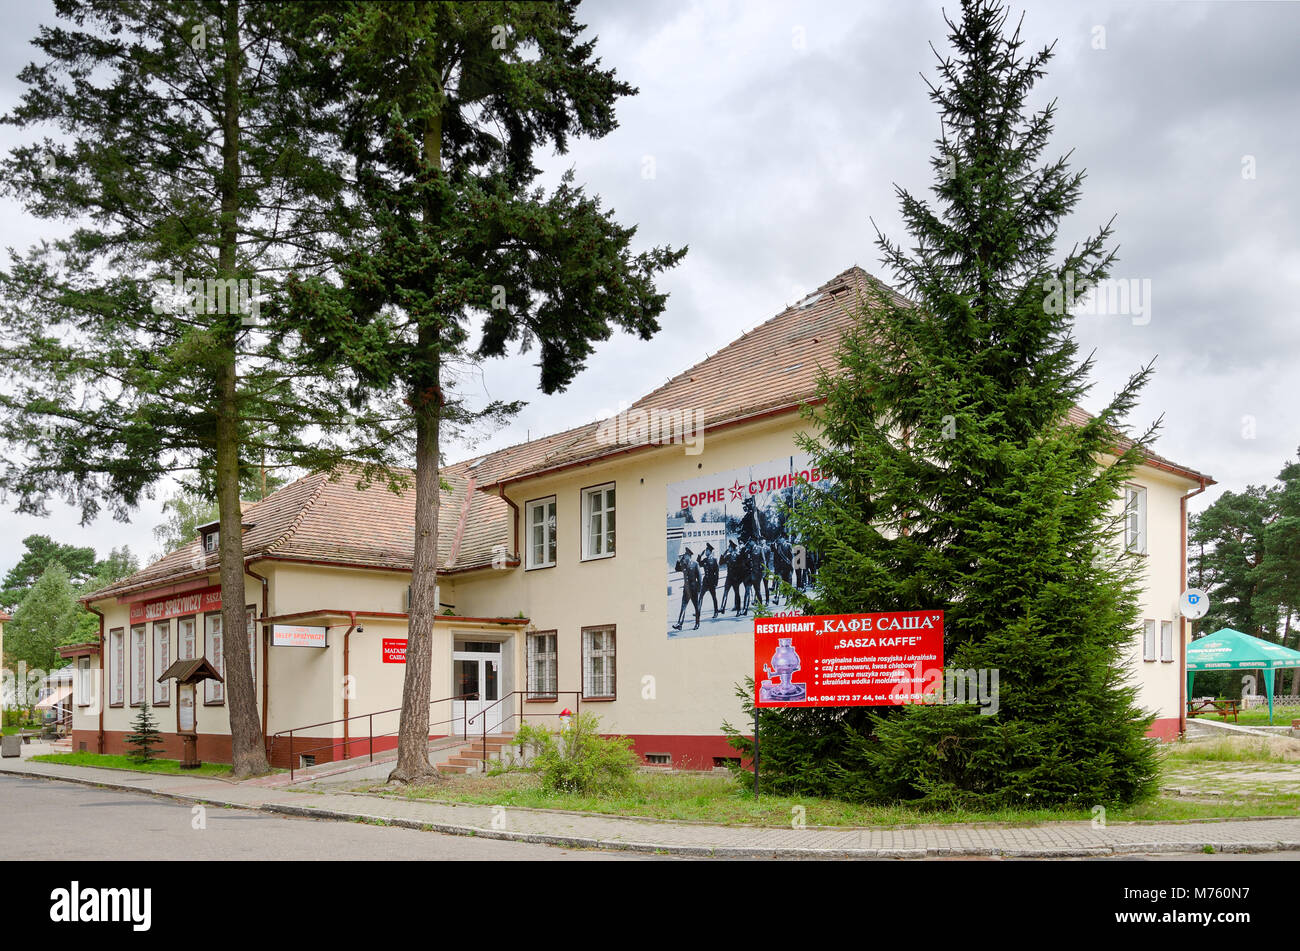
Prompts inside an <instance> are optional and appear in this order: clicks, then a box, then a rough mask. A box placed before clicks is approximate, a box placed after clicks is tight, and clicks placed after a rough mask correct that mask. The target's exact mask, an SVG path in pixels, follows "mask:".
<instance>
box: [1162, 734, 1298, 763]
mask: <svg viewBox="0 0 1300 951" xmlns="http://www.w3.org/2000/svg"><path fill="white" fill-rule="evenodd" d="M1162 752H1163V754H1164V758H1165V759H1166V760H1169V761H1174V762H1177V761H1183V762H1214V763H1297V762H1300V740H1292V739H1289V738H1287V737H1282V736H1268V737H1266V736H1225V737H1219V738H1217V739H1213V740H1197V741H1194V742H1183V743H1170V744H1168V745H1167V746H1166V747H1165V748H1164V749H1163V750H1162Z"/></svg>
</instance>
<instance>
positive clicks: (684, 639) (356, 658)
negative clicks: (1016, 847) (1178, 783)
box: [74, 268, 1211, 768]
mask: <svg viewBox="0 0 1300 951" xmlns="http://www.w3.org/2000/svg"><path fill="white" fill-rule="evenodd" d="M864 279H865V275H863V273H862V272H861V271H859V270H857V269H856V268H854V269H851V270H849V271H846V272H844V273H843V274H841V275H839V276H837V277H836V278H834V279H832V280H831V281H829V282H827V284H825V285H823V287H821V288H820V289H819V290H818V292H817V293H816V294H814V295H811V297H810V299H809V300H808V301H805V302H803V304H802V305H801V306H798V307H792V308H788V309H787V310H785V311H783V312H782V313H781V314H779V315H777V316H776V317H774V318H772V319H771V320H769V321H767V322H766V323H764V324H762V325H760V326H759V327H757V328H755V329H754V330H753V331H751V332H750V333H748V334H746V335H745V336H743V337H741V338H740V339H739V340H736V341H734V342H733V343H731V344H730V345H728V346H727V347H724V348H723V349H722V350H720V351H718V352H717V353H715V354H713V355H712V356H710V357H709V358H708V359H706V360H704V361H703V362H701V363H699V364H697V365H696V366H694V367H692V368H690V369H689V370H687V371H685V372H684V373H682V374H680V375H679V376H677V377H674V378H673V379H672V380H670V381H669V382H668V383H666V384H665V385H664V386H663V387H660V388H659V389H658V390H656V391H654V392H653V393H650V394H648V395H647V396H645V397H644V398H642V399H641V400H639V401H637V402H636V403H633V404H632V405H631V406H630V407H629V409H628V410H627V411H626V413H625V414H622V415H621V416H620V418H619V419H618V420H616V421H602V422H597V423H591V424H588V425H585V426H581V427H577V428H575V429H572V430H569V431H567V432H563V433H559V434H556V435H553V436H548V437H544V438H541V439H535V440H532V441H530V442H526V443H522V444H520V445H517V446H513V447H510V448H507V449H503V450H499V451H496V452H493V453H489V454H488V455H485V456H482V457H479V458H475V459H469V460H465V461H463V462H460V463H458V464H456V465H453V466H450V467H448V468H446V469H445V470H444V471H443V477H444V479H445V480H446V481H447V483H448V484H449V485H450V486H451V487H452V491H451V492H450V493H444V497H443V500H442V507H441V509H440V513H439V522H440V525H439V532H440V537H439V557H440V563H441V573H440V580H439V585H440V587H439V601H440V605H441V607H442V609H443V611H444V612H446V613H445V614H444V615H443V616H440V617H439V619H438V621H437V623H436V625H435V629H434V632H433V633H434V636H433V647H432V650H433V657H432V687H431V694H430V696H431V698H433V699H434V700H435V702H434V703H433V704H432V705H431V717H430V718H431V720H432V721H433V722H432V725H431V727H430V732H431V734H432V735H434V736H443V735H456V734H459V733H462V732H468V733H469V734H470V735H477V734H479V733H480V731H482V730H487V731H490V732H506V733H510V732H513V731H514V730H515V729H516V728H517V727H518V725H519V723H520V722H521V720H524V719H530V718H531V719H535V720H541V721H542V722H547V723H550V724H554V723H555V722H556V720H555V716H556V714H558V713H559V712H560V711H562V710H564V709H569V710H573V711H575V712H576V711H578V710H583V711H587V710H594V711H596V712H597V713H598V714H599V715H600V717H601V723H602V729H603V730H604V731H607V732H611V733H615V732H616V733H621V734H625V735H628V736H631V737H632V738H633V739H634V741H635V745H636V749H637V751H638V752H639V753H640V754H641V755H642V757H643V758H645V760H646V762H650V763H664V764H669V763H670V764H672V765H675V766H678V767H695V768H707V767H711V766H715V765H718V764H720V763H721V762H722V761H723V760H724V759H726V758H729V757H733V756H735V751H733V750H732V749H731V748H730V747H728V746H727V744H726V742H725V740H724V738H723V735H722V733H721V730H720V727H721V724H722V723H723V721H729V722H731V723H733V724H737V725H741V724H742V722H743V721H742V718H741V707H740V702H739V700H738V699H737V697H736V696H735V686H736V685H737V684H739V683H740V682H742V681H743V680H744V678H745V677H746V676H749V675H750V674H752V672H753V668H754V660H753V637H752V630H753V628H752V613H745V614H741V615H740V616H737V615H736V598H739V597H740V596H741V594H742V591H743V590H744V589H735V588H732V589H730V590H728V589H727V587H726V583H727V580H728V578H729V576H731V577H739V575H740V574H741V572H740V571H739V570H738V569H735V568H734V567H723V568H720V569H719V570H718V572H717V584H716V586H714V587H713V589H712V592H710V591H709V590H708V588H709V584H708V581H709V572H708V571H707V570H706V571H704V572H703V577H702V579H701V580H702V581H703V583H704V586H705V589H706V590H705V591H704V593H703V596H702V598H701V607H702V610H701V611H700V612H699V614H698V619H697V615H696V611H695V605H694V602H693V601H687V603H686V606H685V609H683V607H682V603H683V597H682V588H683V584H684V581H683V575H684V574H690V573H692V572H693V570H694V569H692V568H691V567H690V566H689V562H691V561H694V562H695V563H696V564H698V557H699V555H700V554H701V553H702V552H703V551H704V550H705V548H706V547H707V546H712V551H713V553H714V555H715V556H716V555H722V554H724V553H726V552H727V551H728V549H730V548H731V543H732V542H733V541H736V540H742V541H743V538H744V537H745V534H746V532H748V533H749V535H750V536H751V537H752V536H754V535H755V533H756V532H758V533H760V534H761V537H762V538H764V539H768V538H773V539H780V538H782V537H783V536H782V535H781V531H782V530H781V527H780V526H779V525H777V524H776V523H775V520H774V515H773V513H774V512H775V511H777V508H776V506H775V505H773V504H772V503H773V501H774V500H775V499H777V498H778V497H782V498H787V499H788V498H789V496H790V493H792V492H795V491H805V490H808V487H810V486H815V485H816V484H817V481H818V479H819V478H820V474H819V473H818V472H817V470H816V468H815V467H813V466H812V465H811V461H810V460H808V459H807V458H806V457H803V456H802V455H801V453H800V450H799V449H798V447H797V445H796V442H795V439H796V435H797V434H798V433H799V432H800V431H801V430H803V429H805V428H806V426H807V422H806V420H805V419H803V418H802V417H801V415H800V409H801V408H802V407H803V406H804V405H805V404H806V403H807V402H808V401H809V400H810V399H812V398H813V396H814V386H815V380H816V376H817V373H818V370H819V369H820V368H822V367H826V368H831V367H833V365H834V354H835V348H836V344H837V342H838V339H839V336H840V334H841V333H842V332H843V330H844V329H845V328H846V327H847V326H848V324H849V323H850V319H851V318H850V317H849V310H850V308H849V306H848V305H849V304H850V302H851V301H852V300H853V299H854V298H855V295H856V293H857V291H858V290H859V289H860V287H861V282H862V281H863V280H864ZM1076 421H1077V420H1076ZM1210 481H1211V480H1209V478H1208V477H1206V476H1204V475H1202V474H1200V473H1198V472H1195V471H1194V470H1191V469H1188V468H1186V467H1183V466H1179V465H1177V464H1175V463H1172V462H1170V461H1169V460H1167V459H1163V458H1161V457H1159V456H1156V455H1154V454H1150V453H1148V454H1147V456H1146V461H1145V463H1144V464H1143V465H1142V467H1141V468H1140V469H1139V471H1138V472H1137V473H1136V474H1135V477H1134V479H1133V482H1132V486H1131V491H1130V492H1129V495H1128V497H1127V499H1126V504H1127V505H1128V508H1129V512H1128V516H1127V517H1126V519H1125V528H1124V535H1125V537H1124V539H1122V543H1123V544H1126V545H1128V546H1129V547H1130V548H1131V549H1133V550H1137V551H1140V552H1142V553H1143V554H1144V558H1143V564H1144V577H1143V622H1144V623H1143V628H1142V630H1141V631H1138V632H1135V634H1134V640H1133V652H1132V658H1131V660H1130V669H1131V674H1132V677H1133V678H1134V680H1135V682H1136V683H1137V684H1138V686H1139V700H1140V703H1141V704H1142V705H1143V706H1145V707H1146V708H1148V709H1150V710H1152V711H1153V712H1155V714H1156V716H1157V719H1156V722H1155V726H1154V727H1153V730H1152V733H1153V734H1154V735H1156V736H1159V737H1162V738H1169V737H1174V736H1177V735H1178V733H1179V732H1180V730H1181V723H1182V710H1183V707H1184V703H1183V697H1182V693H1181V691H1182V689H1183V684H1184V683H1185V680H1186V678H1185V676H1184V673H1183V667H1182V663H1183V645H1184V643H1185V640H1186V631H1185V628H1184V626H1183V624H1182V623H1181V622H1180V621H1179V617H1178V613H1177V600H1178V596H1179V594H1180V592H1181V590H1182V589H1183V587H1184V586H1185V570H1186V569H1185V560H1186V559H1185V524H1186V499H1187V498H1188V497H1190V496H1191V495H1194V494H1196V493H1197V492H1199V491H1201V490H1202V489H1203V488H1204V487H1205V486H1206V485H1207V484H1209V483H1210ZM412 495H413V489H411V490H409V491H408V492H407V493H406V494H404V495H397V494H393V493H391V492H389V491H388V490H386V489H384V488H382V487H370V488H368V489H366V490H364V491H359V490H358V489H357V487H356V485H355V479H354V478H352V477H351V476H348V475H343V476H341V477H338V478H336V479H334V480H331V479H329V478H327V477H326V476H325V475H323V474H315V475H311V476H307V477H306V478H303V479H300V480H298V481H297V482H294V483H293V484H291V485H289V486H287V487H285V488H283V489H281V490H280V491H278V492H276V493H274V494H272V495H271V496H269V497H268V498H266V499H265V500H263V501H262V502H258V503H256V504H252V505H249V506H248V507H247V508H246V509H245V512H244V522H245V529H244V532H245V536H244V547H245V552H246V563H247V574H246V578H245V584H246V592H247V602H248V607H249V612H250V618H251V620H250V625H249V630H247V631H246V632H243V636H246V637H248V638H249V639H250V643H251V644H252V645H253V647H254V655H255V676H256V682H257V690H258V695H259V703H260V712H261V715H262V719H263V724H264V728H265V731H266V733H267V735H268V737H273V740H272V743H273V746H272V755H273V757H274V759H275V760H276V761H277V762H280V763H286V762H287V761H288V759H289V752H288V741H287V737H284V736H277V735H276V734H281V733H282V731H287V730H289V729H294V730H295V736H294V740H293V744H294V745H293V758H294V760H295V762H296V761H298V758H299V757H300V756H311V757H313V758H314V759H315V760H316V761H317V762H320V761H324V760H328V759H333V758H338V757H341V756H344V755H345V754H346V755H351V756H356V755H362V754H365V753H366V752H367V751H368V749H369V746H370V743H371V742H372V739H371V738H372V737H376V739H374V740H373V742H374V743H375V749H383V748H387V747H390V746H391V745H392V744H393V735H394V734H395V732H396V729H397V714H396V713H395V712H393V711H394V709H395V708H397V707H398V706H400V703H401V690H402V676H403V673H404V671H405V666H404V663H403V657H404V650H405V639H406V634H407V617H406V608H407V591H408V585H409V582H410V565H411V555H412V547H413V545H412V542H413V537H414V504H413V498H412ZM746 498H754V499H755V500H756V509H757V511H759V512H760V513H762V514H758V515H751V514H748V507H747V503H746V501H745V500H746ZM765 520H766V521H765ZM214 531H215V526H205V527H204V528H203V530H202V532H201V535H202V537H200V538H198V539H196V540H195V541H194V542H192V543H191V544H190V545H188V546H187V547H185V548H183V549H181V550H179V551H177V552H174V553H173V554H171V555H169V556H167V557H166V558H164V559H163V560H161V561H159V562H158V563H156V564H154V565H150V566H149V567H147V568H145V569H144V570H143V571H141V572H139V573H137V574H136V575H133V576H131V577H129V578H127V579H125V580H124V581H122V582H120V583H118V584H115V585H113V586H111V587H109V588H105V589H104V590H102V591H99V592H96V593H95V594H93V595H91V596H90V597H89V598H87V599H86V601H87V605H88V606H89V607H90V608H91V609H92V610H96V611H97V612H99V613H101V614H102V615H103V629H104V634H103V645H104V646H103V648H102V653H104V654H105V655H106V656H107V657H108V664H107V671H106V672H102V671H101V672H99V673H98V674H93V673H90V671H99V668H100V662H99V655H100V653H101V648H100V647H99V645H93V644H92V645H84V646H83V648H84V649H82V648H79V650H81V655H80V656H79V657H78V659H77V663H78V664H79V665H80V666H81V667H82V668H83V670H86V671H87V682H88V683H89V682H95V681H97V682H98V683H99V684H100V687H99V689H98V690H95V689H86V690H85V691H83V695H82V696H80V697H79V700H78V702H79V704H80V705H79V706H78V712H77V717H76V722H75V724H74V748H80V747H79V746H78V744H81V745H83V746H84V748H85V749H90V750H94V749H102V750H104V751H106V752H115V751H117V750H119V749H121V745H122V737H123V736H124V735H125V733H126V732H129V722H130V720H131V718H132V717H133V715H134V712H133V710H132V706H133V705H138V704H139V703H140V702H141V701H142V700H144V699H146V698H147V699H148V701H149V703H150V704H151V705H153V706H154V707H155V708H157V709H159V710H160V719H161V720H162V722H163V725H164V728H165V729H166V730H168V731H169V733H172V734H173V735H170V736H169V737H168V744H169V745H168V748H167V749H168V752H169V753H172V754H176V753H178V751H179V744H178V740H177V738H176V737H175V735H174V730H175V716H176V714H175V713H173V712H172V711H173V710H174V709H175V708H174V703H175V697H173V696H171V695H170V693H171V692H174V689H175V688H174V687H171V688H170V689H169V688H167V687H166V686H165V685H159V684H156V682H155V681H156V678H157V676H158V674H159V673H161V671H162V670H163V669H165V668H166V666H167V665H168V664H169V663H171V661H172V660H175V659H177V658H184V657H196V656H199V655H203V656H206V657H208V658H209V659H210V660H212V659H214V658H216V657H219V655H220V638H221V636H222V632H221V631H220V629H219V628H220V614H219V613H214V612H217V611H219V608H220V588H219V585H218V582H217V579H218V574H217V564H216V559H217V556H216V545H215V543H214V539H213V538H212V535H213V532H214ZM784 540H785V541H786V542H787V543H790V542H794V543H797V539H791V538H789V537H785V538H784ZM766 545H767V549H766V550H767V551H768V553H769V554H771V553H775V563H774V564H769V567H770V568H772V569H773V570H774V571H777V572H778V573H780V571H781V570H782V555H781V553H780V543H779V541H772V542H770V543H766ZM742 547H743V546H742ZM688 548H689V549H690V550H691V554H690V556H689V558H688V559H687V560H686V562H683V561H682V560H681V559H682V557H683V555H684V553H685V551H686V549H688ZM808 557H810V558H811V557H812V556H811V555H809V556H808ZM785 559H786V563H788V560H789V551H788V550H787V552H786V555H785ZM683 564H686V567H684V568H683V567H682V566H683ZM733 565H734V563H733ZM809 567H812V564H811V562H810V563H809ZM789 576H790V577H791V579H792V580H794V581H796V582H798V581H800V580H804V581H808V576H804V575H801V574H800V573H799V572H797V571H790V574H789ZM809 583H814V584H815V577H813V578H812V580H811V581H810V582H809ZM760 590H761V588H760ZM751 593H752V591H751ZM768 593H770V592H768ZM729 596H730V600H729V602H728V603H726V610H725V611H724V612H719V611H718V610H717V608H718V607H719V606H720V605H719V603H720V602H722V601H725V600H727V599H728V598H729ZM756 596H761V595H756ZM772 607H773V609H774V610H776V611H778V612H779V611H781V610H782V605H780V604H779V603H777V604H773V605H772ZM861 610H862V611H864V612H868V611H871V610H872V606H871V605H863V606H862V608H861ZM679 625H680V626H679ZM218 666H219V663H218ZM96 693H100V694H102V696H103V697H104V698H105V700H106V701H107V702H106V703H105V704H103V705H102V709H101V707H100V706H99V705H97V704H96V697H95V696H94V694H96ZM470 694H473V695H474V697H475V699H462V700H457V699H453V698H455V697H458V696H464V695H470ZM381 711H388V712H381ZM370 714H376V715H375V716H374V717H373V718H372V717H370V716H369V715H370ZM197 717H198V732H199V735H200V740H199V755H200V756H201V757H202V758H204V759H210V760H221V759H223V758H228V756H229V730H228V723H227V716H226V708H225V704H224V697H223V696H222V694H221V687H220V685H219V684H209V685H206V686H205V687H204V688H203V689H202V692H201V695H200V702H199V704H197ZM345 718H351V719H345ZM328 721H333V722H328ZM313 724H323V725H320V726H313ZM345 725H346V733H345ZM345 744H346V746H345Z"/></svg>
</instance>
